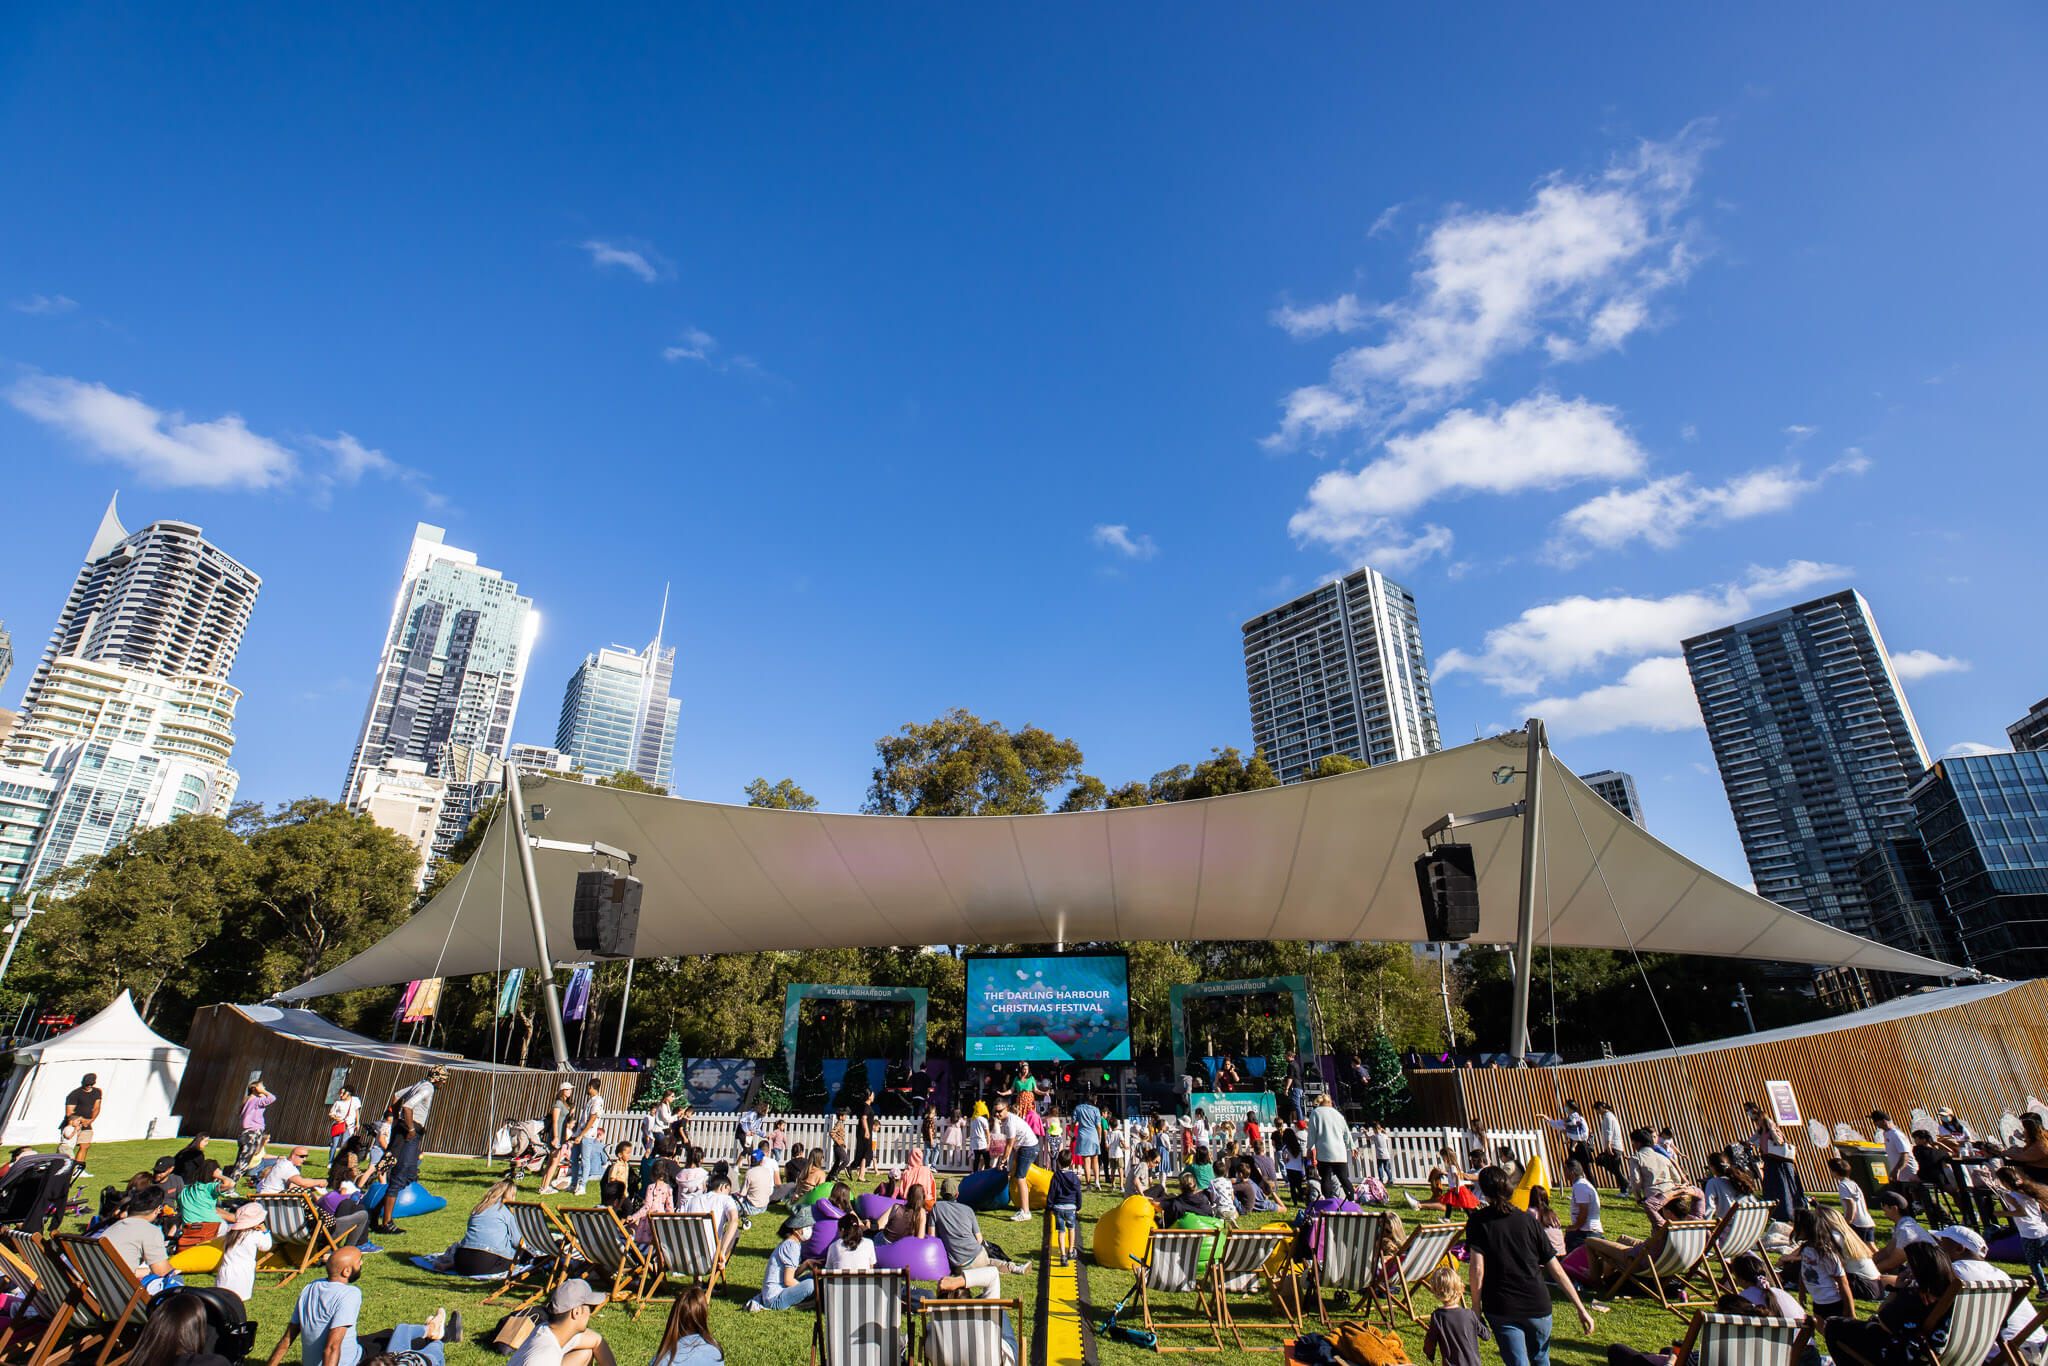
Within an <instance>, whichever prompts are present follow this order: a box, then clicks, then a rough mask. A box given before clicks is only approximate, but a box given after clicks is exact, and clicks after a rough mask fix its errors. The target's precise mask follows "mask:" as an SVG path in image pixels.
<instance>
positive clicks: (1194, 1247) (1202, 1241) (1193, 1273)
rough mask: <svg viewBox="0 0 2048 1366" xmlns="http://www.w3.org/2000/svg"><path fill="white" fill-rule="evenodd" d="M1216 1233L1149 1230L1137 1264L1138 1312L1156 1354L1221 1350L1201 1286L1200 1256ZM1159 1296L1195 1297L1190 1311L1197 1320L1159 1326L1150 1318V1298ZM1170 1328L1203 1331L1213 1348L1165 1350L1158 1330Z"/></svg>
mask: <svg viewBox="0 0 2048 1366" xmlns="http://www.w3.org/2000/svg"><path fill="white" fill-rule="evenodd" d="M1215 1243H1216V1233H1215V1231H1213V1230H1210V1229H1206V1228H1158V1229H1154V1230H1152V1245H1151V1247H1150V1248H1149V1249H1147V1251H1146V1253H1145V1257H1144V1259H1143V1260H1142V1261H1139V1259H1137V1258H1136V1257H1133V1258H1132V1260H1133V1261H1137V1262H1138V1309H1139V1311H1140V1312H1141V1313H1142V1314H1143V1315H1144V1316H1145V1327H1146V1328H1147V1329H1148V1330H1150V1332H1151V1333H1152V1337H1153V1341H1154V1344H1155V1345H1154V1347H1153V1350H1154V1351H1158V1352H1220V1351H1222V1350H1223V1330H1222V1329H1221V1328H1220V1327H1219V1326H1218V1325H1217V1323H1216V1321H1215V1319H1213V1318H1212V1317H1211V1316H1210V1315H1209V1313H1208V1310H1207V1304H1206V1301H1207V1299H1208V1291H1207V1288H1206V1287H1205V1286H1204V1285H1203V1284H1202V1274H1201V1265H1202V1254H1203V1253H1204V1252H1205V1251H1208V1250H1211V1249H1213V1248H1214V1246H1215ZM1154 1293H1160V1294H1181V1293H1191V1294H1193V1295H1194V1296H1195V1305H1194V1308H1195V1310H1196V1312H1198V1313H1200V1314H1201V1315H1202V1317H1201V1319H1200V1320H1197V1321H1193V1322H1190V1321H1188V1320H1179V1321H1176V1322H1174V1323H1171V1324H1162V1323H1159V1322H1157V1321H1155V1320H1154V1319H1153V1317H1152V1296H1153V1294H1154ZM1163 1327H1170V1328H1204V1327H1206V1328H1207V1329H1208V1330H1209V1333H1210V1336H1212V1337H1214V1338H1215V1339H1216V1345H1215V1346H1214V1347H1179V1346H1175V1347H1168V1346H1167V1345H1166V1344H1165V1343H1164V1342H1161V1341H1159V1330H1160V1329H1161V1328H1163Z"/></svg>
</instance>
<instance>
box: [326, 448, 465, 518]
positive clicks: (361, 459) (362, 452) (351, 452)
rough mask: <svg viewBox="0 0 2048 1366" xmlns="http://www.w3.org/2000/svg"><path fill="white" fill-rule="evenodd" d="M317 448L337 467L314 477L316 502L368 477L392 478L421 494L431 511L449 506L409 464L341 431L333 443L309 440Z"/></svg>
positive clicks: (444, 498) (425, 477) (423, 476)
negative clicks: (372, 475) (402, 463)
mask: <svg viewBox="0 0 2048 1366" xmlns="http://www.w3.org/2000/svg"><path fill="white" fill-rule="evenodd" d="M307 440H309V441H311V442H312V443H313V444H314V445H316V446H318V447H320V448H321V449H323V450H325V451H326V452H327V453H328V454H329V455H332V456H333V457H334V468H333V469H332V470H331V471H329V472H328V473H325V474H320V475H316V476H314V486H315V493H314V497H315V500H316V501H318V502H321V503H323V504H324V503H325V502H326V500H327V498H328V496H329V494H330V493H331V492H332V490H333V488H334V486H335V485H337V484H351V485H353V484H357V483H360V482H362V478H363V476H364V475H366V474H374V475H376V476H377V477H379V478H380V479H392V480H396V481H397V482H398V483H401V484H403V485H405V486H406V487H407V488H409V489H411V490H412V491H413V492H415V493H417V494H419V496H420V498H421V500H422V501H424V502H425V503H426V505H427V506H428V507H430V508H439V507H445V506H447V503H448V500H447V498H446V497H444V496H443V495H441V494H438V493H436V492H434V491H433V490H432V489H430V488H428V487H427V476H426V475H424V474H422V473H421V472H420V471H418V470H416V469H413V468H412V467H411V466H409V465H401V464H399V463H398V462H397V461H396V460H393V459H392V458H391V457H390V456H388V455H386V454H384V452H382V451H380V450H372V449H371V448H369V447H367V446H365V445H364V444H363V443H362V442H360V441H358V440H356V439H355V437H353V436H351V435H349V434H348V433H347V432H339V433H337V434H336V435H335V437H334V439H333V440H331V441H330V440H328V439H327V438H326V437H320V436H314V437H308V438H307Z"/></svg>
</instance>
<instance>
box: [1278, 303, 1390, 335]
mask: <svg viewBox="0 0 2048 1366" xmlns="http://www.w3.org/2000/svg"><path fill="white" fill-rule="evenodd" d="M1366 316H1367V315H1366V311H1365V309H1364V308H1363V307H1362V306H1361V305H1360V304H1359V302H1358V296H1357V295H1355V294H1340V295H1338V296H1337V297H1336V298H1334V299H1332V300H1330V302H1328V303H1326V304H1311V305H1309V306H1308V307H1307V308H1294V307H1291V306H1289V305H1287V304H1282V305H1281V306H1280V307H1278V308H1276V309H1274V310H1273V312H1272V320H1273V325H1274V326H1275V327H1281V328H1285V329H1286V330H1287V334H1288V335H1289V336H1291V337H1295V338H1297V339H1299V338H1302V337H1320V336H1322V335H1323V334H1324V333H1325V332H1356V331H1357V330H1358V329H1359V328H1361V327H1363V326H1365V321H1366Z"/></svg>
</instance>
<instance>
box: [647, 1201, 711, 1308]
mask: <svg viewBox="0 0 2048 1366" xmlns="http://www.w3.org/2000/svg"><path fill="white" fill-rule="evenodd" d="M647 1228H648V1231H649V1232H650V1233H652V1234H653V1236H654V1251H655V1257H656V1260H657V1262H658V1264H659V1269H658V1270H657V1272H656V1273H655V1283H656V1284H657V1285H659V1284H660V1283H662V1282H663V1281H666V1280H667V1279H668V1278H669V1277H670V1276H688V1277H689V1278H690V1279H691V1280H696V1281H706V1282H709V1284H710V1286H711V1288H712V1289H713V1290H716V1289H717V1288H718V1282H719V1281H720V1279H722V1278H723V1277H724V1275H725V1250H724V1249H723V1248H721V1247H720V1246H719V1245H718V1219H717V1217H716V1216H715V1215H710V1214H650V1215H648V1216H647Z"/></svg>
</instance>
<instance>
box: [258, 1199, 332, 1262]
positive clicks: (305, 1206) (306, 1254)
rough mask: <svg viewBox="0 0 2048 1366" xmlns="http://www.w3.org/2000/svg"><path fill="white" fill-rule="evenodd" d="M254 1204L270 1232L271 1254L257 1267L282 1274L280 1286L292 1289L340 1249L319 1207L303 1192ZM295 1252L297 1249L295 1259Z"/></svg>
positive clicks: (264, 1225)
mask: <svg viewBox="0 0 2048 1366" xmlns="http://www.w3.org/2000/svg"><path fill="white" fill-rule="evenodd" d="M254 1200H255V1203H256V1204H257V1205H259V1206H261V1207H262V1209H263V1227H264V1228H265V1229H266V1230H268V1231H269V1233H270V1238H271V1244H270V1251H268V1252H266V1253H264V1254H263V1260H262V1261H260V1262H258V1263H257V1264H256V1269H257V1271H259V1272H271V1271H275V1272H277V1273H279V1275H278V1281H277V1283H278V1284H279V1285H290V1284H291V1283H292V1281H293V1280H294V1279H295V1278H297V1277H298V1276H300V1275H302V1274H304V1272H305V1271H306V1270H307V1268H309V1267H311V1266H312V1265H313V1264H314V1263H315V1262H318V1261H324V1260H326V1257H327V1254H328V1253H330V1252H333V1251H334V1250H335V1249H336V1248H339V1247H340V1246H341V1244H340V1243H338V1242H336V1241H335V1240H334V1230H333V1229H332V1228H331V1227H330V1226H329V1225H328V1223H327V1221H326V1220H325V1219H323V1218H321V1216H320V1207H319V1206H318V1205H316V1204H314V1203H313V1197H312V1196H311V1195H309V1194H308V1193H306V1192H305V1191H303V1190H291V1191H286V1192H284V1193H283V1194H282V1195H258V1196H255V1197H254ZM293 1249H297V1255H296V1257H295V1256H294V1254H293Z"/></svg>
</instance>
